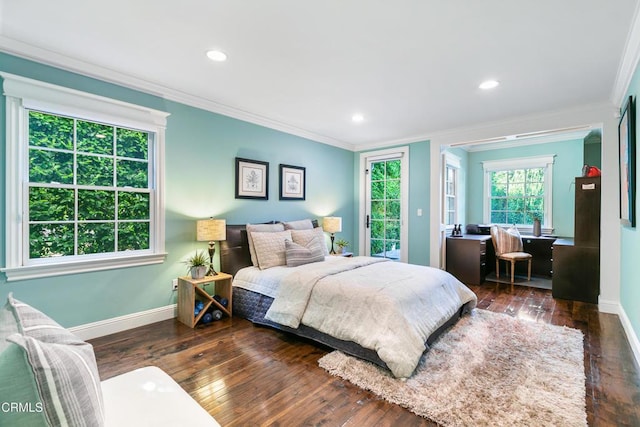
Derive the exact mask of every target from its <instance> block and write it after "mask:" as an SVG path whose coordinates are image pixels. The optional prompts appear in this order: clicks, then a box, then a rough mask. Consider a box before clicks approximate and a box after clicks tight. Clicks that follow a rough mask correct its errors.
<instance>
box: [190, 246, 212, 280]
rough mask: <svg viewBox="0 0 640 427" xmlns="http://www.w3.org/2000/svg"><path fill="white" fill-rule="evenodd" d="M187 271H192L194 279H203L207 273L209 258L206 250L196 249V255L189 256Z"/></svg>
mask: <svg viewBox="0 0 640 427" xmlns="http://www.w3.org/2000/svg"><path fill="white" fill-rule="evenodd" d="M185 263H186V264H187V271H189V272H190V273H191V278H192V279H202V278H203V277H204V275H205V274H206V273H207V267H208V266H209V258H208V257H207V255H206V254H205V252H204V251H196V253H195V255H192V256H191V257H189V258H187V261H185Z"/></svg>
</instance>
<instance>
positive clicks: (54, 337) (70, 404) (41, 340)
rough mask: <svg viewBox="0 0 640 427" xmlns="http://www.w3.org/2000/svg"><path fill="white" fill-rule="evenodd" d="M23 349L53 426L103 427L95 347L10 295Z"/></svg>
mask: <svg viewBox="0 0 640 427" xmlns="http://www.w3.org/2000/svg"><path fill="white" fill-rule="evenodd" d="M8 300H9V304H10V306H11V307H12V309H13V312H14V315H15V317H16V319H17V321H18V326H19V331H20V332H19V333H16V334H13V335H10V336H9V337H8V338H7V340H8V341H10V342H12V343H15V344H17V345H18V346H20V347H21V348H22V349H23V350H24V352H25V353H26V356H27V357H26V359H27V362H28V363H29V365H30V367H31V370H32V371H33V374H34V377H35V380H36V384H37V388H38V393H39V395H40V399H41V402H42V406H43V409H44V413H45V417H46V418H47V421H48V423H49V425H52V426H58V425H70V426H76V425H78V426H79V425H87V426H102V425H104V409H103V402H102V390H101V388H100V376H99V374H98V366H97V364H96V358H95V355H94V353H93V346H92V345H91V344H89V343H86V342H84V341H82V340H81V339H80V338H78V337H76V336H75V335H74V334H72V333H71V332H69V331H68V330H66V329H65V328H64V327H62V326H60V325H59V324H57V323H56V322H54V321H53V320H51V319H50V318H49V317H47V316H46V315H45V314H43V313H41V312H40V311H38V310H36V309H35V308H33V307H31V306H29V305H27V304H25V303H22V302H20V301H18V300H16V299H14V298H13V297H12V296H11V295H9V298H8Z"/></svg>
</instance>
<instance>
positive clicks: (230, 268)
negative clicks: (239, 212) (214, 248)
mask: <svg viewBox="0 0 640 427" xmlns="http://www.w3.org/2000/svg"><path fill="white" fill-rule="evenodd" d="M250 265H253V264H252V263H251V254H250V253H249V240H248V239H247V227H246V226H245V225H227V240H223V241H221V242H220V270H221V271H224V272H225V273H228V274H231V275H232V276H235V275H236V273H237V272H238V270H240V269H241V268H244V267H249V266H250Z"/></svg>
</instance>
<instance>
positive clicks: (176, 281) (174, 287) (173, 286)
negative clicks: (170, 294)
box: [171, 279, 178, 291]
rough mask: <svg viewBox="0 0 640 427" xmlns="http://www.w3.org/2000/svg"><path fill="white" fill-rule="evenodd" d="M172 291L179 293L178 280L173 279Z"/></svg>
mask: <svg viewBox="0 0 640 427" xmlns="http://www.w3.org/2000/svg"><path fill="white" fill-rule="evenodd" d="M171 290H172V291H177V290H178V279H173V280H172V281H171Z"/></svg>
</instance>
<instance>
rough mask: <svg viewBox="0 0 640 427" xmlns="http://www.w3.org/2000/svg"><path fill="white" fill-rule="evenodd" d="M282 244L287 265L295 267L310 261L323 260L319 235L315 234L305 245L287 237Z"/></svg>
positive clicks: (322, 249)
mask: <svg viewBox="0 0 640 427" xmlns="http://www.w3.org/2000/svg"><path fill="white" fill-rule="evenodd" d="M284 245H285V257H286V260H287V267H297V266H299V265H304V264H310V263H312V262H320V261H324V248H323V247H322V246H323V245H322V241H321V240H320V236H315V237H314V238H313V239H311V240H309V242H308V243H307V244H306V246H302V245H299V244H297V243H294V242H292V241H291V240H288V239H287V240H285V241H284Z"/></svg>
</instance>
